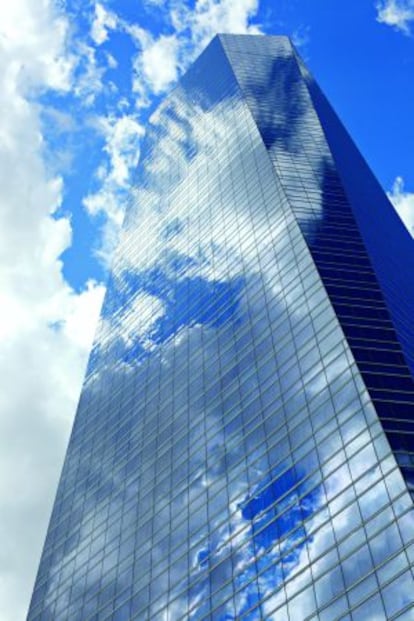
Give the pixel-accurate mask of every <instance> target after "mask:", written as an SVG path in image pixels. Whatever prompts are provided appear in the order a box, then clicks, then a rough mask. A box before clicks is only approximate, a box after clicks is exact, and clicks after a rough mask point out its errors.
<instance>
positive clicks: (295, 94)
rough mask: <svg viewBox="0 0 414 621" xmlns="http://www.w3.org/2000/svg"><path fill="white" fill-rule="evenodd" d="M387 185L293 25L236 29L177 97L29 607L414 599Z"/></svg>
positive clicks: (147, 174)
mask: <svg viewBox="0 0 414 621" xmlns="http://www.w3.org/2000/svg"><path fill="white" fill-rule="evenodd" d="M339 147H341V149H342V148H343V151H344V153H345V154H347V155H348V156H349V162H351V161H354V165H355V171H354V175H353V176H354V177H355V179H353V178H352V179H350V174H351V173H350V169H351V165H350V164H349V163H348V162H347V163H344V161H343V160H344V158H345V159H346V155H340V156H339V155H338V149H339ZM343 167H344V170H342V168H343ZM345 169H346V170H345ZM361 171H363V172H361ZM362 177H363V178H362ZM365 177H369V179H368V180H367V179H365ZM371 177H372V175H371V173H370V172H369V171H368V170H367V169H366V168H365V164H364V163H363V162H361V159H360V156H359V154H356V155H355V147H354V146H353V145H352V144H351V143H350V140H349V138H348V137H347V135H346V134H345V131H344V130H343V128H342V127H341V125H340V123H339V121H338V120H337V119H336V117H334V116H333V113H332V111H331V110H330V108H329V106H328V104H327V103H326V102H325V100H324V99H323V96H322V95H321V94H320V92H319V90H318V89H317V86H316V85H315V83H314V81H313V80H312V78H311V77H310V76H309V74H308V73H307V71H306V69H305V68H304V66H303V64H302V62H301V61H300V59H299V58H298V56H297V54H296V52H295V50H294V49H293V47H292V45H291V44H290V42H289V41H288V40H287V39H286V38H283V37H255V36H233V35H222V36H220V37H216V38H215V39H214V40H213V42H212V43H211V44H210V45H209V47H208V48H207V50H206V51H205V52H204V53H203V54H202V55H201V57H200V58H199V59H198V60H197V61H196V62H195V63H194V65H193V66H192V68H190V70H189V71H188V72H187V74H186V75H185V76H184V77H183V78H182V79H181V81H180V82H179V84H178V85H177V87H176V88H175V90H174V91H173V92H172V93H171V95H170V96H169V97H167V98H166V100H165V101H164V102H163V103H162V104H161V106H160V108H159V109H158V110H157V111H156V112H155V113H154V115H153V117H152V118H151V122H150V124H149V127H148V130H147V133H146V137H145V141H144V144H143V147H142V155H141V161H140V166H139V168H138V171H137V175H136V187H135V190H134V193H135V194H134V201H133V202H132V203H131V207H130V209H129V212H128V214H127V217H126V221H125V224H124V228H123V232H122V236H121V240H120V245H119V248H118V250H117V253H116V256H115V259H114V264H113V268H112V273H111V278H110V280H109V283H108V289H107V294H106V298H105V302H104V307H103V310H102V315H101V320H100V323H99V328H98V333H97V337H96V340H95V343H94V346H93V349H92V352H91V356H90V360H89V365H88V371H87V376H86V379H85V384H84V387H83V391H82V395H81V399H80V403H79V408H78V413H77V416H76V420H75V425H74V428H73V433H72V437H71V441H70V445H69V448H68V452H67V456H66V460H65V465H64V468H63V473H62V478H61V482H60V485H59V489H58V493H57V497H56V502H55V506H54V509H53V515H52V518H51V522H50V526H49V531H48V535H47V539H46V543H45V547H44V552H43V556H42V560H41V564H40V568H39V573H38V577H37V581H36V585H35V590H34V594H33V598H32V603H31V608H30V611H29V616H28V619H29V621H35V620H36V621H39V620H40V619H41V620H42V621H44V620H45V619H82V621H86V620H88V621H91V620H92V619H94V620H95V621H104V620H109V619H110V620H111V621H115V620H116V621H122V620H123V619H131V620H132V619H137V620H138V619H139V620H141V619H151V621H154V620H158V619H159V620H161V619H162V620H163V621H165V619H170V620H174V621H179V620H184V619H192V620H195V619H198V620H200V621H201V620H202V619H204V620H206V619H214V620H219V621H222V620H223V621H224V620H228V621H229V620H231V619H234V620H235V619H237V620H239V619H243V620H247V619H249V620H256V619H277V620H278V621H279V620H281V619H286V620H288V621H292V620H296V619H309V620H310V619H326V620H329V621H330V620H331V619H334V618H343V619H345V618H348V619H351V618H352V619H362V618H363V619H367V620H370V619H371V620H374V619H379V618H386V616H384V615H398V614H400V613H401V614H403V613H404V612H405V611H406V610H407V609H408V608H409V607H410V606H412V594H413V593H414V584H413V578H412V574H411V573H409V566H410V565H409V556H408V554H409V551H410V550H411V548H410V547H409V546H410V544H411V543H412V541H413V538H414V526H413V519H414V518H413V513H412V501H411V500H410V497H409V493H408V492H409V491H410V490H411V491H412V490H413V475H412V473H413V471H414V457H413V456H414V448H413V442H412V438H413V437H414V433H413V431H414V430H413V428H412V424H413V423H412V417H411V410H412V408H413V407H414V390H413V385H412V376H411V372H410V368H411V369H412V366H411V362H412V357H411V353H412V350H411V349H410V346H408V345H407V343H408V341H409V340H410V339H409V338H407V334H408V335H409V334H410V333H409V331H408V332H407V331H405V327H406V319H407V316H408V315H407V313H408V312H409V311H410V308H411V306H410V305H411V301H412V299H413V298H412V297H411V296H412V291H413V285H412V283H408V282H405V281H404V287H405V288H406V290H407V292H408V293H407V298H406V301H405V302H403V301H401V299H400V297H399V294H398V296H397V297H396V298H395V299H394V300H393V301H392V302H390V296H391V293H390V292H391V291H393V290H394V289H393V287H395V286H396V285H398V286H399V285H401V282H402V281H401V278H403V276H401V277H400V276H398V277H396V278H397V281H398V282H397V281H395V280H393V277H392V276H391V273H390V270H389V269H388V267H387V266H386V265H385V263H386V262H387V260H388V259H387V257H388V255H387V254H384V256H383V258H382V259H381V256H380V253H379V251H378V248H376V249H375V251H374V250H373V245H374V244H375V243H378V244H379V241H378V239H377V237H376V235H377V233H375V235H372V234H371V233H370V232H369V231H368V229H369V218H368V215H367V213H366V208H365V206H364V207H363V206H361V199H360V197H359V196H358V195H357V191H356V188H357V186H358V184H361V185H360V187H361V192H362V189H363V188H366V187H369V188H371V189H372V192H373V196H374V197H375V200H378V205H379V207H378V208H381V209H382V210H383V211H384V214H385V212H386V213H387V214H388V212H389V211H390V210H391V209H392V208H391V207H390V205H389V204H388V202H387V199H386V198H385V197H384V196H383V195H382V194H381V195H379V190H378V188H377V186H376V185H375V182H374V181H372V180H371ZM350 184H352V188H351V189H350V188H349V185H350ZM387 210H388V211H387ZM360 212H361V213H360ZM381 213H382V212H381ZM384 218H387V219H388V220H389V226H390V228H392V231H391V236H392V238H393V240H394V241H393V243H397V242H398V241H399V239H400V237H401V238H402V237H404V232H403V231H402V230H401V229H400V228H398V226H396V225H395V222H394V220H393V219H392V217H391V216H389V215H384ZM388 220H387V221H388ZM383 245H384V244H383ZM402 246H403V247H404V248H405V252H406V260H407V258H408V259H410V260H411V259H412V256H413V249H412V247H411V249H410V250H408V246H407V245H406V242H405V241H403V242H402ZM387 252H388V250H387ZM399 256H400V255H398V256H397V258H396V262H395V263H394V267H395V266H398V261H399V260H400V259H399V258H398V257H399ZM397 288H398V287H397ZM400 306H401V308H402V312H401V314H400V315H399V308H400ZM397 315H398V316H399V318H398V317H397ZM411 316H412V315H411Z"/></svg>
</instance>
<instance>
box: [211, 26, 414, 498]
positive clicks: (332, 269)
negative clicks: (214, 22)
mask: <svg viewBox="0 0 414 621" xmlns="http://www.w3.org/2000/svg"><path fill="white" fill-rule="evenodd" d="M223 39H224V45H225V49H226V51H227V53H228V55H229V57H230V58H231V62H232V66H233V67H234V68H235V72H236V75H237V79H238V80H239V83H240V85H241V88H242V90H243V93H244V96H245V98H246V100H247V101H248V103H249V106H250V109H251V110H252V114H253V116H254V119H255V121H256V123H257V126H258V128H259V130H260V132H261V135H262V137H263V140H264V143H265V144H266V147H267V149H268V151H269V154H270V157H271V159H272V163H273V165H274V167H275V170H276V172H277V175H278V178H279V179H280V182H281V185H282V186H283V189H284V191H285V193H286V195H287V197H288V199H289V203H290V205H291V206H292V209H293V211H294V213H295V215H296V217H297V220H298V223H299V225H300V227H301V230H302V232H303V234H304V236H305V238H306V240H307V242H308V245H309V248H310V250H311V253H312V257H313V259H314V261H315V264H316V266H317V268H318V271H319V274H320V276H321V278H322V281H323V284H324V286H325V288H326V290H327V292H328V295H329V298H330V301H331V302H332V305H333V307H334V309H335V312H336V315H337V317H338V318H339V321H340V323H341V327H342V329H343V330H344V333H345V335H346V337H347V341H348V343H349V345H350V347H351V350H352V352H353V354H354V356H355V359H356V361H357V364H358V366H359V369H360V371H361V374H362V377H363V379H364V381H365V384H366V386H367V388H368V390H369V392H370V395H371V397H372V399H373V401H374V403H375V406H376V410H377V412H378V415H379V417H380V419H381V421H382V424H383V427H384V430H385V431H386V433H387V436H388V439H389V442H390V444H391V446H392V448H393V449H394V451H395V454H396V458H397V460H398V462H399V464H400V467H401V470H402V472H403V474H404V477H405V479H406V481H407V484H408V486H409V488H410V489H411V491H412V494H413V496H414V382H413V377H412V373H411V372H410V368H409V366H408V365H407V362H406V359H405V357H404V354H403V351H402V348H401V344H400V341H399V339H398V336H397V333H396V330H395V327H394V323H393V321H392V319H391V315H390V310H389V308H388V306H387V304H386V302H385V298H384V294H383V292H382V290H381V287H380V285H379V281H378V276H377V274H376V273H375V272H374V269H373V267H372V261H371V260H370V258H369V256H368V252H367V249H366V244H365V243H364V241H363V239H362V236H361V233H360V231H359V229H358V226H357V223H356V219H355V217H354V214H353V211H352V207H351V203H350V201H349V199H348V198H347V196H346V194H345V191H344V186H343V183H342V181H341V179H340V176H339V172H338V169H337V167H336V164H335V162H334V159H333V157H332V154H331V151H330V148H329V144H328V139H327V138H326V136H325V134H324V132H323V123H324V117H323V116H321V117H318V109H317V108H315V107H314V106H313V101H312V99H311V95H310V93H309V92H308V88H307V83H308V84H310V89H311V92H313V90H315V89H318V87H317V86H316V85H315V84H314V82H313V81H312V80H311V78H310V77H309V74H308V73H307V70H306V68H305V67H303V65H302V64H301V61H300V59H298V57H297V55H296V54H295V52H294V51H293V49H292V48H291V47H290V46H289V45H288V44H287V48H286V51H285V54H284V56H283V59H282V60H280V58H278V57H276V59H275V57H274V56H272V55H271V54H270V53H269V50H268V49H266V47H265V46H260V45H258V44H257V42H256V41H255V39H254V38H253V39H252V38H250V41H248V42H247V43H246V44H243V45H242V46H241V45H240V43H239V42H238V41H235V40H234V39H232V38H231V37H229V38H228V37H225V36H224V37H223ZM250 47H251V48H252V49H250ZM252 57H253V58H254V61H253V67H252V61H251V58H252ZM246 59H248V62H246ZM280 63H282V64H283V68H284V69H283V70H282V69H281V67H279V66H278V65H279V64H280ZM300 69H302V71H301V70H300ZM286 76H289V79H288V80H287V79H286ZM306 78H308V80H307V81H306ZM258 84H260V85H261V86H262V87H263V91H259V90H258V88H257V85H258ZM318 92H319V91H318ZM321 97H322V95H321V94H320V92H319V99H320V98H321ZM277 100H282V101H284V102H286V105H285V106H280V107H278V110H277V114H275V113H274V103H273V102H274V101H277ZM292 100H294V101H297V102H298V103H297V105H296V106H291V105H290V101H292ZM315 101H317V100H315ZM327 106H328V104H327V102H326V101H325V107H327ZM323 112H325V114H326V110H325V109H324V110H323ZM319 113H320V114H321V111H319ZM337 125H338V126H339V125H340V124H339V121H337ZM295 126H299V129H297V131H296V132H295V134H293V135H292V127H295ZM331 129H335V132H336V133H340V132H342V133H345V130H344V129H343V128H342V127H335V128H333V127H332V128H331ZM344 140H346V138H345V139H344ZM347 140H348V142H347V143H344V144H343V145H342V150H344V149H347V150H348V159H349V160H351V159H352V156H353V155H354V154H353V151H352V150H353V149H354V147H353V145H352V144H351V141H350V139H349V138H348V137H347ZM348 143H349V144H348ZM358 158H360V156H359V154H358ZM358 158H357V157H355V158H354V159H355V166H361V164H360V163H359V160H358ZM365 173H366V174H365V175H364V176H365V177H369V176H371V177H372V173H371V172H370V171H369V170H366V171H365ZM354 174H356V173H354ZM382 195H383V193H382V194H381V195H380V196H379V198H377V197H376V195H375V193H374V194H373V198H371V197H370V196H369V197H367V199H366V200H377V201H378V200H383V196H382ZM386 207H388V208H389V210H390V211H391V212H393V211H394V210H393V208H392V207H391V206H390V205H387V206H386ZM370 224H371V228H375V226H374V225H373V223H372V222H371V223H370ZM404 233H405V235H406V236H408V234H407V233H406V231H405V232H404ZM402 237H403V239H404V235H403V236H402ZM382 245H384V241H382ZM412 254H413V253H412V249H411V252H410V253H407V256H406V261H407V263H408V264H409V263H410V257H412ZM391 260H392V258H391ZM396 272H398V267H397V265H394V269H393V274H394V273H396ZM377 273H379V276H382V273H381V270H380V269H378V267H377ZM382 282H383V286H384V287H387V286H388V287H392V294H393V296H394V297H395V295H396V293H397V292H398V283H395V282H392V281H391V279H390V278H388V279H387V280H384V279H383V280H382ZM405 289H406V291H407V297H409V292H410V291H411V289H413V287H412V285H411V283H410V284H409V286H408V287H406V288H405ZM401 308H402V312H404V310H406V309H405V306H404V305H403V304H400V306H399V310H400V309H401ZM411 316H412V315H409V316H408V318H406V320H404V321H403V328H404V326H405V327H407V325H411V324H412V321H411ZM412 340H413V339H412V338H411V339H410V341H412ZM410 344H411V343H410Z"/></svg>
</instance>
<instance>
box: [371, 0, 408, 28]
mask: <svg viewBox="0 0 414 621" xmlns="http://www.w3.org/2000/svg"><path fill="white" fill-rule="evenodd" d="M376 8H377V21H378V22H380V23H381V24H387V25H388V26H392V27H393V28H395V29H396V30H400V31H401V32H403V33H404V34H406V35H409V34H410V33H411V29H410V26H411V22H412V21H414V2H413V0H381V1H380V2H377V5H376Z"/></svg>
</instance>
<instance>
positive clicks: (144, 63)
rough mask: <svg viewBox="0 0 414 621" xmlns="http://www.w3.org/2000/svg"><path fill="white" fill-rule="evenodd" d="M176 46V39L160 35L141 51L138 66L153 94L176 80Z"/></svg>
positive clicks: (163, 89)
mask: <svg viewBox="0 0 414 621" xmlns="http://www.w3.org/2000/svg"><path fill="white" fill-rule="evenodd" d="M178 45H179V44H178V40H177V39H176V37H174V36H164V35H162V36H161V37H159V39H157V40H156V41H153V42H151V44H150V45H149V46H148V47H146V48H145V49H144V50H143V51H142V55H141V56H140V65H141V67H142V71H143V72H144V75H145V78H146V80H147V82H148V83H149V84H150V85H151V86H152V89H153V91H154V93H155V94H158V93H161V92H162V91H165V90H166V88H168V86H169V85H170V84H171V83H172V82H174V80H176V79H177V71H178V67H177V53H178Z"/></svg>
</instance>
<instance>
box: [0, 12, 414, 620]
mask: <svg viewBox="0 0 414 621" xmlns="http://www.w3.org/2000/svg"><path fill="white" fill-rule="evenodd" d="M217 31H220V32H253V33H271V34H288V35H290V36H291V37H292V38H293V40H294V42H295V43H296V45H297V47H298V49H299V51H300V53H301V54H302V56H303V57H304V59H305V61H306V62H307V64H308V66H309V68H310V70H311V71H312V73H313V74H314V76H315V78H316V79H317V80H318V82H319V84H320V85H321V87H322V89H323V90H324V91H325V93H326V94H327V96H328V98H329V99H330V100H331V102H332V104H333V105H334V107H335V108H336V110H337V111H338V113H339V115H340V117H341V118H342V120H343V121H344V123H345V125H346V126H347V128H348V129H349V131H350V133H351V135H352V136H353V137H354V139H355V141H356V142H357V144H358V146H359V147H360V149H361V150H362V153H363V154H364V155H365V157H366V159H367V160H368V162H369V164H370V165H371V167H372V168H373V170H374V172H375V174H376V175H377V177H378V178H379V180H380V182H381V184H382V185H383V187H384V189H385V190H386V191H388V192H389V193H390V197H391V198H392V200H393V202H394V204H395V205H396V207H397V209H398V211H399V212H400V214H401V216H402V217H403V219H404V221H405V222H406V224H407V226H408V228H410V230H411V231H412V230H413V226H414V170H413V167H412V152H413V146H414V123H413V121H412V110H413V103H414V81H413V79H412V76H413V73H414V39H413V33H414V2H413V0H382V1H376V0H352V1H351V2H348V3H339V2H333V0H313V1H312V2H310V0H261V1H259V0H191V1H189V2H185V1H184V0H182V1H178V0H171V1H168V0H166V1H163V0H142V1H141V2H138V1H136V0H134V1H132V0H112V1H109V0H102V1H100V2H98V1H96V0H67V1H66V2H65V1H64V0H56V1H53V0H44V1H43V2H40V3H39V2H37V1H35V0H14V2H13V3H2V6H1V8H0V69H1V71H0V81H1V89H0V109H1V110H2V115H1V120H0V136H1V141H0V179H1V183H0V203H1V210H0V218H1V223H2V226H1V233H0V235H1V236H2V243H1V249H2V250H1V252H2V261H1V266H2V267H1V270H2V271H1V278H2V288H1V295H2V305H1V312H2V322H1V330H2V343H3V348H2V349H3V354H2V358H1V359H0V364H1V372H2V375H3V378H4V383H5V389H6V390H4V391H3V396H2V408H1V412H0V437H1V438H3V443H2V446H1V450H0V490H1V492H0V516H1V517H0V534H1V535H2V541H3V542H6V543H5V544H4V545H3V550H2V553H1V554H0V621H19V620H21V619H23V618H24V616H25V612H26V609H27V606H28V602H29V597H30V592H31V589H32V586H33V581H34V575H35V571H36V566H37V562H38V558H39V554H40V549H41V545H42V541H43V538H44V534H45V529H46V524H47V520H48V516H49V513H50V509H51V502H52V500H53V494H54V489H55V486H56V482H57V478H58V474H59V469H60V466H61V462H62V459H63V454H64V449H65V446H66V443H67V439H68V433H69V431H70V426H71V423H72V420H73V414H74V409H75V407H76V401H77V398H78V395H79V390H80V385H81V381H82V377H83V373H84V368H85V364H86V358H87V353H88V351H89V348H90V344H91V339H92V337H93V331H94V326H95V323H96V318H97V315H98V312H99V308H100V304H101V301H102V296H103V293H104V283H105V279H106V275H107V272H108V265H109V263H110V260H111V255H112V251H113V248H114V245H115V243H116V239H117V234H118V231H119V227H120V224H121V222H122V216H123V213H124V210H125V208H126V205H127V203H128V199H129V191H128V190H129V187H130V184H131V182H132V179H133V171H134V170H135V168H136V165H137V163H138V159H139V149H140V143H141V140H142V136H143V134H144V131H145V125H146V122H147V119H148V118H149V116H150V114H151V113H152V112H153V110H154V109H155V108H156V106H157V103H158V102H159V101H160V100H161V99H162V98H163V97H164V95H165V93H167V92H168V91H169V90H170V89H171V88H172V87H173V86H174V84H175V82H176V80H177V79H178V78H179V76H180V74H182V73H183V72H184V71H185V69H186V67H188V65H189V64H190V63H191V62H192V60H193V59H194V58H195V57H196V56H197V55H198V53H199V52H200V51H201V50H202V49H203V47H204V46H205V45H206V44H207V43H208V41H209V40H210V39H211V37H212V36H213V35H214V34H215V32H217Z"/></svg>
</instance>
